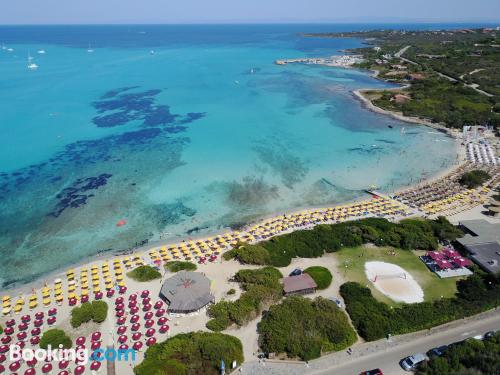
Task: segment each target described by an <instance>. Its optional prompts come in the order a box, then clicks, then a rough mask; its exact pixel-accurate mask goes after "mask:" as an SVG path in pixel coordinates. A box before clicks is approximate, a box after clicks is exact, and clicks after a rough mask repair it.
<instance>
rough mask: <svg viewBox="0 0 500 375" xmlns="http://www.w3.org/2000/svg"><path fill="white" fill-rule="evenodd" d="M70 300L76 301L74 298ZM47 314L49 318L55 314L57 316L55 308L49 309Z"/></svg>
mask: <svg viewBox="0 0 500 375" xmlns="http://www.w3.org/2000/svg"><path fill="white" fill-rule="evenodd" d="M72 299H74V300H75V301H76V299H75V298H72ZM48 314H49V315H50V316H52V315H56V314H57V308H55V307H53V308H51V309H50V310H49V312H48Z"/></svg>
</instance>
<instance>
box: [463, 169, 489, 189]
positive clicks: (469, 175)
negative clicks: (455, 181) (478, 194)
mask: <svg viewBox="0 0 500 375" xmlns="http://www.w3.org/2000/svg"><path fill="white" fill-rule="evenodd" d="M490 178H491V176H490V175H489V174H488V173H487V172H485V171H483V170H480V169H475V170H473V171H470V172H465V173H464V174H463V175H462V177H460V180H459V182H460V183H461V184H462V185H464V186H467V187H468V188H469V189H473V188H476V187H478V186H481V185H482V184H484V183H485V182H486V181H488V180H489V179H490Z"/></svg>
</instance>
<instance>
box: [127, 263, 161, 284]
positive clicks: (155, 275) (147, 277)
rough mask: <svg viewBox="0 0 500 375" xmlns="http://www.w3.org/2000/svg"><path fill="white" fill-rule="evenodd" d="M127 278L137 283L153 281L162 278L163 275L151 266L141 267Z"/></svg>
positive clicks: (128, 274)
mask: <svg viewBox="0 0 500 375" xmlns="http://www.w3.org/2000/svg"><path fill="white" fill-rule="evenodd" d="M127 276H128V277H130V278H131V279H133V280H135V281H141V282H144V281H151V280H154V279H159V278H161V273H160V272H158V271H157V270H156V269H154V268H153V267H151V266H139V267H137V268H136V269H134V270H132V271H130V272H128V273H127Z"/></svg>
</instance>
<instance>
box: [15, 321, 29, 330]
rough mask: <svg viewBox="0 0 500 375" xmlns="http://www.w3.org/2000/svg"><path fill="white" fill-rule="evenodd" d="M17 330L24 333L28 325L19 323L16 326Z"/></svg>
mask: <svg viewBox="0 0 500 375" xmlns="http://www.w3.org/2000/svg"><path fill="white" fill-rule="evenodd" d="M17 328H19V330H20V331H25V330H27V329H28V324H26V323H21V324H19V325H18V326H17Z"/></svg>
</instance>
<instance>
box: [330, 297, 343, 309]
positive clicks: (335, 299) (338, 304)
mask: <svg viewBox="0 0 500 375" xmlns="http://www.w3.org/2000/svg"><path fill="white" fill-rule="evenodd" d="M329 300H330V301H332V302H335V304H336V305H337V307H338V308H339V309H343V308H344V304H343V303H342V301H341V300H339V299H338V298H336V297H330V298H329Z"/></svg>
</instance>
